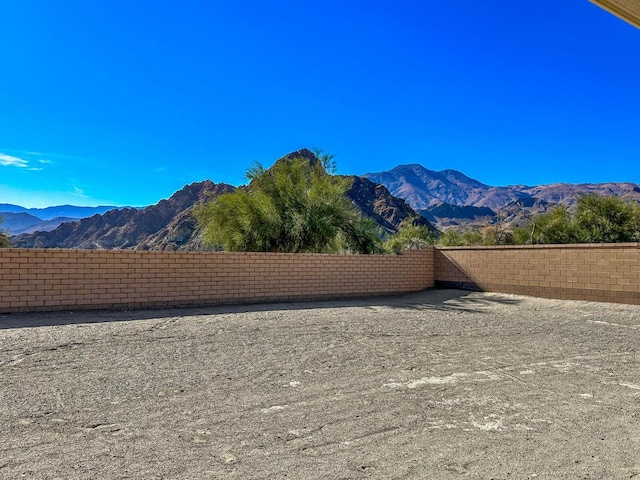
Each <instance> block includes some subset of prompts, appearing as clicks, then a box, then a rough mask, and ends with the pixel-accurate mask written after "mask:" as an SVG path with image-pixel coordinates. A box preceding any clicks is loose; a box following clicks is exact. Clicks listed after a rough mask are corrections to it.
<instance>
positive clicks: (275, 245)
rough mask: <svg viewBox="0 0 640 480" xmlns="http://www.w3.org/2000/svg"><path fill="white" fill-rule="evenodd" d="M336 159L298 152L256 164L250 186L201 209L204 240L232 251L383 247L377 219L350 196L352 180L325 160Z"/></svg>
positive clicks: (250, 173)
mask: <svg viewBox="0 0 640 480" xmlns="http://www.w3.org/2000/svg"><path fill="white" fill-rule="evenodd" d="M331 161H332V160H331V157H330V156H326V157H324V159H323V158H321V159H320V160H319V161H315V162H314V161H309V160H307V159H304V158H297V159H293V160H290V161H282V162H276V164H275V165H274V166H273V167H272V168H270V169H269V170H265V169H264V168H263V167H262V166H261V165H260V164H256V165H254V166H253V167H251V168H250V169H249V170H248V171H247V174H246V176H247V178H248V179H249V180H251V183H250V184H249V186H248V187H246V188H241V189H238V190H237V191H235V192H233V193H228V194H225V195H221V196H220V197H218V198H217V199H215V200H213V201H211V202H209V203H207V204H205V205H203V206H202V207H200V208H199V209H197V210H196V218H197V220H198V223H199V225H200V226H201V228H202V230H203V238H204V240H205V242H206V243H209V244H211V245H220V246H222V247H223V248H224V249H225V250H227V251H253V252H294V253H295V252H344V251H349V252H358V253H374V252H377V251H379V250H380V240H379V238H378V236H377V234H376V230H375V227H374V224H373V222H372V221H370V220H367V219H364V218H363V217H362V216H361V215H360V214H359V213H358V212H357V211H356V210H355V207H354V206H353V205H352V204H351V202H350V201H349V200H348V199H347V197H346V196H345V192H346V191H347V189H348V188H349V187H350V185H351V181H350V180H349V179H345V178H339V177H334V176H332V175H329V174H328V173H327V172H326V170H325V168H324V166H323V164H327V165H329V164H328V162H331ZM329 166H330V165H329Z"/></svg>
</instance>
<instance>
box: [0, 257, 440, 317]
mask: <svg viewBox="0 0 640 480" xmlns="http://www.w3.org/2000/svg"><path fill="white" fill-rule="evenodd" d="M433 273H434V249H432V248H430V249H426V250H419V251H410V252H407V253H406V254H404V255H328V254H327V255H325V254H284V253H283V254H279V253H209V252H150V251H146V252H138V251H114V250H107V251H95V250H62V249H16V248H10V249H0V313H9V312H22V311H46V310H81V309H102V308H143V307H163V306H190V305H192V306H194V305H212V304H227V303H251V302H273V301H290V300H302V299H323V298H345V297H358V296H368V295H384V294H396V293H402V292H411V291H418V290H422V289H425V288H429V287H433V284H434V277H433Z"/></svg>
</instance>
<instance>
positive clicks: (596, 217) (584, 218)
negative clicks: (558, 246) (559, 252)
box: [516, 194, 640, 243]
mask: <svg viewBox="0 0 640 480" xmlns="http://www.w3.org/2000/svg"><path fill="white" fill-rule="evenodd" d="M516 237H518V238H519V239H520V240H523V243H619V242H637V241H639V240H640V205H639V204H638V203H637V202H626V201H625V200H623V199H621V198H619V197H616V196H607V197H602V196H599V195H595V194H591V195H585V196H583V197H580V198H579V199H578V204H577V208H576V211H575V213H574V214H573V215H571V214H570V212H569V211H568V210H567V208H566V207H564V206H557V207H555V208H553V209H551V210H550V211H549V212H546V213H543V214H539V215H536V216H534V217H533V218H532V221H531V222H530V224H529V225H528V226H527V227H525V228H523V229H520V230H519V231H517V232H516ZM527 239H528V240H527Z"/></svg>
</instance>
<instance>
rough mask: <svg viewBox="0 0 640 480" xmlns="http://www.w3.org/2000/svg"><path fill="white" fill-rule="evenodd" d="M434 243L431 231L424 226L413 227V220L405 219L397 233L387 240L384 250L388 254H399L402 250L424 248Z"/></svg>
mask: <svg viewBox="0 0 640 480" xmlns="http://www.w3.org/2000/svg"><path fill="white" fill-rule="evenodd" d="M435 241H436V237H435V235H434V234H433V232H432V231H431V230H429V229H428V228H427V227H426V226H424V225H415V224H414V219H413V218H407V219H405V220H403V221H402V222H401V223H400V225H399V227H398V232H397V233H396V234H395V235H392V236H391V237H389V238H388V239H387V241H386V242H385V243H384V248H385V250H386V251H389V252H393V253H401V252H402V251H403V250H416V249H420V248H425V247H427V246H429V245H433V244H434V243H435Z"/></svg>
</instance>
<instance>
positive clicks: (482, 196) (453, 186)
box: [363, 164, 640, 228]
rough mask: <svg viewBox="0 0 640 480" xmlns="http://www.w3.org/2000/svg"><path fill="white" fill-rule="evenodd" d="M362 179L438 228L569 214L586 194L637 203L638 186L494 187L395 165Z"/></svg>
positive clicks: (419, 167) (447, 172)
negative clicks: (557, 208) (521, 214)
mask: <svg viewBox="0 0 640 480" xmlns="http://www.w3.org/2000/svg"><path fill="white" fill-rule="evenodd" d="M363 177H365V178H368V179H369V180H371V181H373V182H376V183H379V184H381V185H384V186H385V187H387V188H388V189H389V192H391V194H392V195H395V196H397V197H399V198H402V199H404V200H406V201H407V203H409V205H411V207H413V208H414V209H416V210H417V211H419V212H420V213H421V214H422V215H423V216H424V217H425V218H427V219H429V220H430V221H431V222H432V223H434V224H435V225H436V226H437V227H438V228H442V227H447V226H451V225H462V226H469V225H474V224H476V225H477V224H487V223H491V222H492V221H493V219H495V218H496V216H497V215H500V214H501V213H502V214H505V212H507V213H512V212H513V211H514V210H516V209H517V210H521V211H527V212H532V213H537V212H540V211H544V210H546V209H547V208H548V207H549V206H550V205H564V206H566V207H568V208H569V209H572V208H573V207H574V206H575V205H576V202H577V200H578V198H579V197H580V196H581V195H587V194H591V193H593V194H597V195H602V196H608V195H616V196H618V197H621V198H624V199H626V200H632V201H640V185H638V184H635V183H628V182H626V183H613V182H609V183H598V184H591V183H589V184H577V185H576V184H568V183H555V184H551V185H538V186H533V187H532V186H527V185H509V186H506V187H495V186H490V185H485V184H484V183H482V182H479V181H478V180H474V179H473V178H469V177H467V176H466V175H465V174H463V173H461V172H458V171H456V170H442V171H433V170H429V169H428V168H425V167H423V166H422V165H419V164H410V165H399V166H397V167H395V168H393V169H391V170H389V171H386V172H378V173H367V174H365V175H363ZM507 216H509V215H507Z"/></svg>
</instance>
